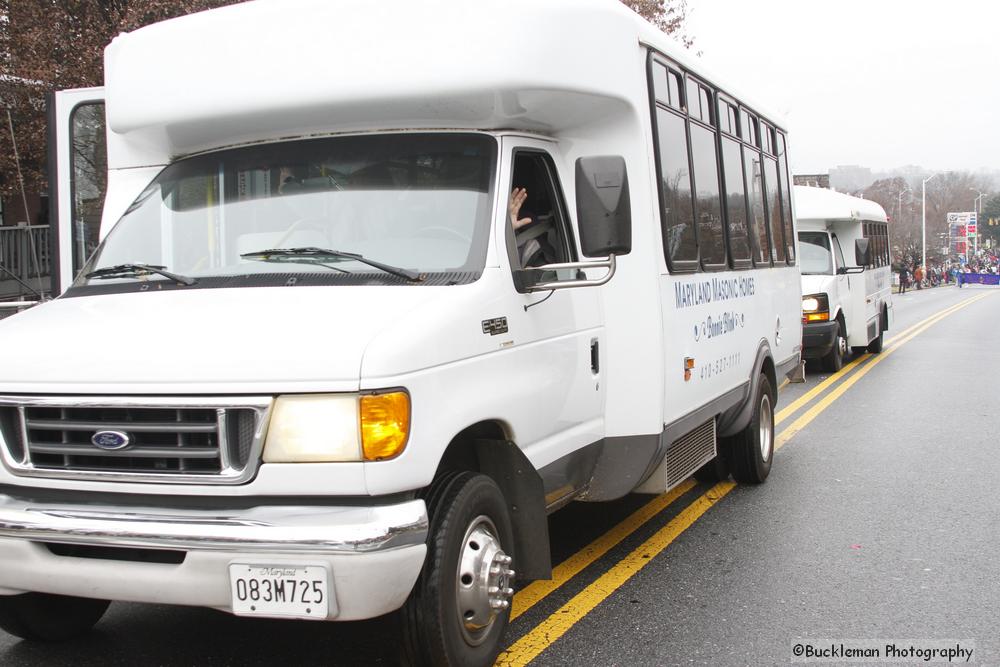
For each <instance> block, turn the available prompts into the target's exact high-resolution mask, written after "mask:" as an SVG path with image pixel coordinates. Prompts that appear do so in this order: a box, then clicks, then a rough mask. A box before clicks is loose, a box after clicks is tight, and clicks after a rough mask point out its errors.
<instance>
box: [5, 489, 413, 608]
mask: <svg viewBox="0 0 1000 667" xmlns="http://www.w3.org/2000/svg"><path fill="white" fill-rule="evenodd" d="M427 526H428V522H427V510H426V506H425V505H424V502H423V501H422V500H411V501H406V502H402V503H398V504H395V505H383V506H337V507H330V506H301V505H288V506H262V507H254V508H249V509H245V510H226V511H213V510H177V509H171V510H167V509H161V508H129V509H127V510H125V509H122V508H118V507H111V506H94V505H87V506H72V505H69V504H66V503H38V502H32V501H28V500H22V499H17V498H12V497H10V496H4V495H0V562H3V563H4V567H3V568H0V594H5V595H10V594H16V593H21V592H26V591H39V592H47V593H56V594H64V595H78V596H84V597H96V598H107V599H111V600H130V601H135V602H154V603H155V602H162V603H168V604H185V605H195V606H207V607H215V608H218V609H224V610H229V609H230V605H231V592H230V590H229V575H228V566H229V563H230V562H232V561H234V560H235V561H247V560H251V561H256V562H261V563H265V564H269V563H279V564H280V563H316V564H320V565H323V566H325V567H327V568H328V569H329V570H330V572H331V573H332V581H333V588H334V591H333V594H334V595H335V596H336V603H337V604H336V605H335V606H332V607H331V608H335V609H336V610H337V611H336V618H338V619H341V620H348V619H356V618H370V617H373V616H378V615H380V614H384V613H387V612H389V611H392V610H393V609H396V608H398V607H399V606H400V605H402V603H403V601H405V599H406V596H407V595H408V594H409V592H410V589H411V588H412V586H413V583H414V582H415V581H416V578H417V576H418V575H419V573H420V568H421V567H422V565H423V561H424V556H425V554H426V539H427ZM48 544H74V545H85V546H90V547H105V548H107V549H106V550H105V551H104V552H102V556H101V557H100V558H81V557H78V556H59V555H56V554H55V553H53V551H52V550H51V549H49V548H48V546H47V545H48ZM115 548H120V549H122V550H123V552H122V559H121V560H118V559H116V558H115V551H114V550H115ZM136 548H139V549H162V550H170V551H179V552H184V553H183V560H182V562H180V563H179V564H164V563H149V562H138V561H136V560H131V559H130V558H129V557H128V556H127V552H126V551H124V550H127V549H136Z"/></svg>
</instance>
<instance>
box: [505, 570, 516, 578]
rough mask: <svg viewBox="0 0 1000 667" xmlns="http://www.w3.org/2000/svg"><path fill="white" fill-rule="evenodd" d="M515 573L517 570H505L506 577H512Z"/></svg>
mask: <svg viewBox="0 0 1000 667" xmlns="http://www.w3.org/2000/svg"><path fill="white" fill-rule="evenodd" d="M515 574H517V572H515V571H514V570H507V576H508V577H513V576H514V575H515Z"/></svg>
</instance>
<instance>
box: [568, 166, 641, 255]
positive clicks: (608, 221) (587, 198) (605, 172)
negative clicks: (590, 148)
mask: <svg viewBox="0 0 1000 667" xmlns="http://www.w3.org/2000/svg"><path fill="white" fill-rule="evenodd" d="M576 219H577V222H578V223H579V225H580V246H581V248H582V249H583V254H584V255H585V256H587V257H606V256H608V255H627V254H628V253H629V252H631V250H632V209H631V204H630V202H629V194H628V173H627V171H626V169H625V158H623V157H621V156H620V155H595V156H590V157H582V158H579V159H577V161H576Z"/></svg>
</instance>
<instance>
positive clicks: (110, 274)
mask: <svg viewBox="0 0 1000 667" xmlns="http://www.w3.org/2000/svg"><path fill="white" fill-rule="evenodd" d="M166 269H167V267H165V266H159V265H157V264H118V265H116V266H106V267H104V268H102V269H97V270H95V271H91V272H90V273H88V274H87V275H85V276H84V278H103V279H109V278H138V277H140V276H148V275H150V274H153V273H156V274H159V275H161V276H163V277H164V278H170V279H171V280H173V281H174V282H176V283H180V284H181V285H194V284H195V283H196V282H198V281H197V280H195V279H194V278H189V277H187V276H182V275H179V274H176V273H172V272H170V271H167V270H166Z"/></svg>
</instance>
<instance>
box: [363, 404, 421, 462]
mask: <svg viewBox="0 0 1000 667" xmlns="http://www.w3.org/2000/svg"><path fill="white" fill-rule="evenodd" d="M359 411H360V422H361V451H362V452H363V453H364V458H365V460H366V461H382V460H385V459H391V458H393V457H396V456H399V454H400V453H402V451H403V449H405V448H406V440H407V438H408V437H409V433H410V396H409V394H407V393H406V392H403V391H393V392H388V393H385V394H368V395H364V396H362V397H361V401H360V402H359Z"/></svg>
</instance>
